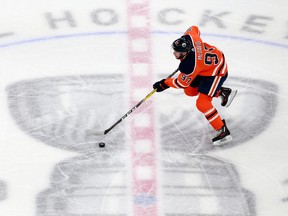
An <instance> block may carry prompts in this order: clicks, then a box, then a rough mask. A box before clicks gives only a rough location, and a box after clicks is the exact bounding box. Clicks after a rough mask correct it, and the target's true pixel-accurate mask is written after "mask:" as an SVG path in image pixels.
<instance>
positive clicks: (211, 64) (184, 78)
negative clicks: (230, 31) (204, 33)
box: [165, 26, 228, 88]
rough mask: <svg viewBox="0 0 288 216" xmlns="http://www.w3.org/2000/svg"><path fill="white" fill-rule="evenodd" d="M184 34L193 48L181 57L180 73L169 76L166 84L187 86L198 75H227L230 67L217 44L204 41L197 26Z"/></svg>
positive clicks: (180, 86) (176, 86)
mask: <svg viewBox="0 0 288 216" xmlns="http://www.w3.org/2000/svg"><path fill="white" fill-rule="evenodd" d="M184 36H185V37H186V38H187V39H188V40H190V41H191V42H192V45H193V48H192V51H190V52H189V53H188V54H187V55H186V56H185V57H184V58H183V59H180V61H181V62H180V64H179V70H180V74H179V75H178V77H177V78H168V79H166V80H165V84H167V85H168V86H170V87H173V88H186V87H188V86H189V85H190V84H191V82H192V81H193V80H194V79H195V77H196V76H225V75H226V73H227V71H228V68H227V64H226V62H225V57H224V55H223V53H222V52H221V51H220V50H219V49H217V48H216V47H215V46H211V45H209V44H207V43H205V42H202V39H201V38H200V31H199V29H198V27H197V26H192V27H190V28H189V29H188V30H187V31H186V32H185V33H184Z"/></svg>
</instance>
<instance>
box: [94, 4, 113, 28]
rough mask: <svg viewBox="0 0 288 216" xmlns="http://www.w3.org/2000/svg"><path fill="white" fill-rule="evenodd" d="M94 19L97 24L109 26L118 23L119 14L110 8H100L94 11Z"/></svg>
mask: <svg viewBox="0 0 288 216" xmlns="http://www.w3.org/2000/svg"><path fill="white" fill-rule="evenodd" d="M91 15H92V21H93V23H95V24H98V25H103V26H108V25H113V24H115V23H117V21H118V15H117V13H116V12H115V11H114V10H112V9H109V8H100V9H97V10H94V11H92V13H91Z"/></svg>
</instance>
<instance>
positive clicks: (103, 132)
mask: <svg viewBox="0 0 288 216" xmlns="http://www.w3.org/2000/svg"><path fill="white" fill-rule="evenodd" d="M178 70H179V68H177V69H176V70H175V71H174V72H173V73H172V74H170V75H169V76H168V77H167V78H170V77H172V76H174V75H175V74H176V73H177V72H178ZM167 78H166V79H167ZM156 90H157V89H153V91H151V92H150V93H149V94H147V95H146V97H145V98H143V99H142V100H141V101H139V103H137V104H136V105H135V106H134V107H132V108H131V109H130V110H129V111H128V112H127V113H125V114H124V115H123V116H122V117H121V118H120V119H119V120H118V121H117V122H115V123H114V124H113V125H112V126H111V127H109V128H108V129H106V130H104V131H96V130H93V129H90V130H89V129H88V130H86V133H87V134H91V135H106V134H107V133H109V131H111V130H112V129H113V128H114V127H115V126H116V125H118V124H119V123H120V122H122V121H123V120H124V119H125V118H126V117H127V116H128V115H130V114H131V113H132V112H133V111H134V110H136V109H137V108H138V107H139V106H140V105H141V104H142V103H144V102H145V101H146V100H148V99H149V98H150V97H151V96H152V95H153V94H154V93H155V92H156Z"/></svg>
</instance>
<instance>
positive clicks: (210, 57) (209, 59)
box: [205, 52, 219, 65]
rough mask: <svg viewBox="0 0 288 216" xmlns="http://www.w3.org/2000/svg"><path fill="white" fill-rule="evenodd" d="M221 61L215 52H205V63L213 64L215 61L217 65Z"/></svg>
mask: <svg viewBox="0 0 288 216" xmlns="http://www.w3.org/2000/svg"><path fill="white" fill-rule="evenodd" d="M218 62H219V60H218V56H217V54H215V53H209V52H207V53H205V64H207V65H212V64H213V63H214V64H215V65H217V64H218Z"/></svg>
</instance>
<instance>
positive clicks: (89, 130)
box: [85, 129, 105, 136]
mask: <svg viewBox="0 0 288 216" xmlns="http://www.w3.org/2000/svg"><path fill="white" fill-rule="evenodd" d="M85 133H86V134H88V135H96V136H99V135H105V133H104V131H98V130H93V129H87V130H85Z"/></svg>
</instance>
